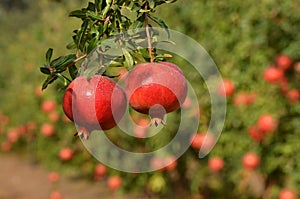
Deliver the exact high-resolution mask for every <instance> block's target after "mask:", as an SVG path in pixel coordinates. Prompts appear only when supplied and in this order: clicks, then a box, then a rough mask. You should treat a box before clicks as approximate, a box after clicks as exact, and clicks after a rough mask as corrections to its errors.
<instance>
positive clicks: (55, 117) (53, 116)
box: [48, 111, 59, 122]
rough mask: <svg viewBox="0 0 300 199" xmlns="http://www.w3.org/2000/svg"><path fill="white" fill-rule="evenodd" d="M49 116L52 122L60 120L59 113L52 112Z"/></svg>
mask: <svg viewBox="0 0 300 199" xmlns="http://www.w3.org/2000/svg"><path fill="white" fill-rule="evenodd" d="M48 116H49V120H50V121H51V122H57V121H58V120H59V113H58V112H56V111H52V112H51V113H49V115H48Z"/></svg>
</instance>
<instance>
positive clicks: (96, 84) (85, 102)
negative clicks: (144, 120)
mask: <svg viewBox="0 0 300 199" xmlns="http://www.w3.org/2000/svg"><path fill="white" fill-rule="evenodd" d="M62 104H63V110H64V113H65V114H66V116H67V117H68V118H69V119H70V120H72V121H75V123H76V124H77V125H78V126H79V130H78V135H79V136H83V137H84V138H86V139H87V138H88V137H89V134H90V132H91V131H93V130H96V129H99V130H100V129H102V130H108V129H111V128H113V127H114V126H116V124H117V122H118V121H119V120H120V119H121V118H122V116H123V115H124V113H125V110H126V96H125V93H124V91H123V90H122V88H121V87H120V86H118V85H117V84H116V83H115V82H114V81H113V80H111V79H109V78H108V77H105V76H100V75H95V76H93V77H92V78H91V79H88V78H86V77H83V76H81V77H78V78H76V79H75V80H74V81H73V82H71V84H70V85H69V86H68V88H67V90H66V92H65V95H64V97H63V103H62Z"/></svg>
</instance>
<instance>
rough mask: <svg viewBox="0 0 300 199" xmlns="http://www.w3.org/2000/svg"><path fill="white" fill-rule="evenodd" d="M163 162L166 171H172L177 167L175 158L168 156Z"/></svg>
mask: <svg viewBox="0 0 300 199" xmlns="http://www.w3.org/2000/svg"><path fill="white" fill-rule="evenodd" d="M164 164H165V165H166V167H165V168H164V169H165V170H166V171H173V170H174V169H175V168H176V167H177V159H176V158H175V157H173V156H169V157H167V158H166V159H165V161H164Z"/></svg>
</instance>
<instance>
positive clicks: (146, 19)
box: [145, 4, 153, 63]
mask: <svg viewBox="0 0 300 199" xmlns="http://www.w3.org/2000/svg"><path fill="white" fill-rule="evenodd" d="M147 9H148V8H147V4H146V5H145V10H147ZM145 26H146V27H145V29H146V35H147V41H148V51H149V57H150V62H151V63H152V62H153V57H152V44H151V37H150V31H149V23H148V14H147V13H145Z"/></svg>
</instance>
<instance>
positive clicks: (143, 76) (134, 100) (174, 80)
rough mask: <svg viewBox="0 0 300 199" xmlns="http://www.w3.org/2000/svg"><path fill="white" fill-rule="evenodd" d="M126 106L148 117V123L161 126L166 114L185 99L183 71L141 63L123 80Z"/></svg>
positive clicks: (164, 65)
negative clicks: (128, 105) (127, 100)
mask: <svg viewBox="0 0 300 199" xmlns="http://www.w3.org/2000/svg"><path fill="white" fill-rule="evenodd" d="M125 90H126V95H127V99H129V104H130V106H131V107H132V108H133V109H135V110H136V111H138V112H140V113H143V114H148V115H149V116H150V117H151V119H152V124H155V125H156V126H157V125H158V124H159V123H161V124H165V122H164V121H163V117H164V115H165V114H166V113H170V112H172V111H175V110H176V109H178V108H179V107H180V105H181V104H183V102H184V100H185V98H186V96H187V82H186V79H185V77H184V75H183V72H182V71H181V70H180V69H179V67H178V66H176V65H175V64H173V63H170V62H159V63H142V64H138V65H137V66H136V67H134V69H132V70H131V71H130V72H129V73H128V74H127V77H126V79H125Z"/></svg>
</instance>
